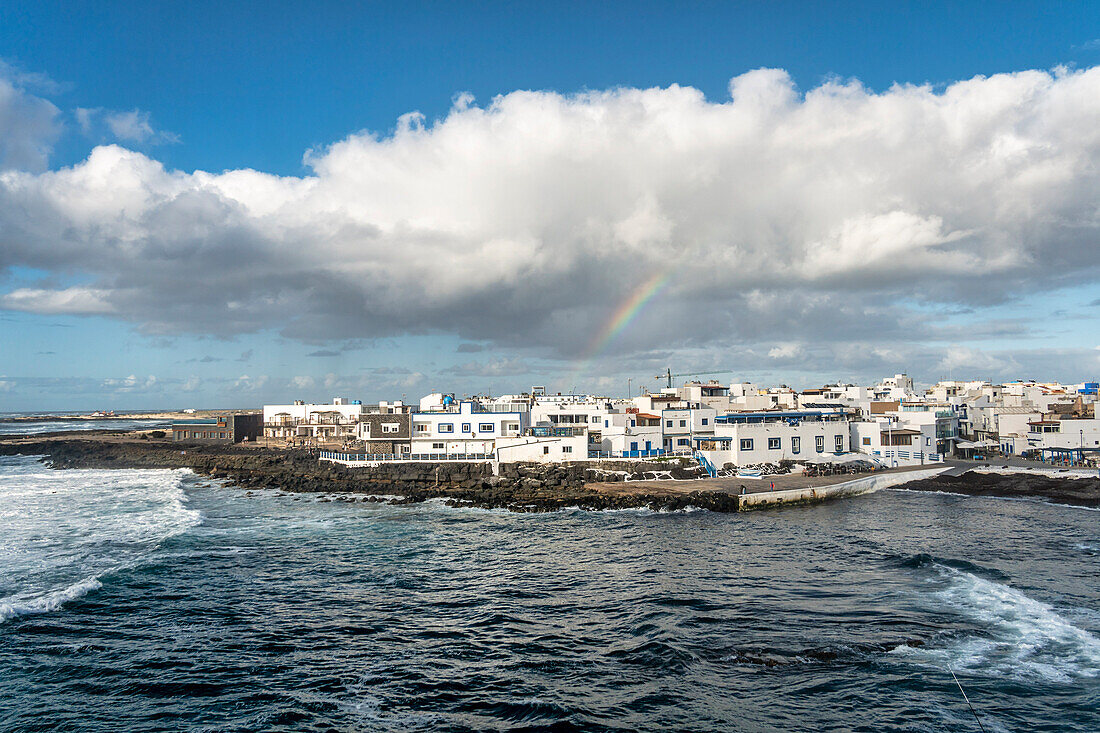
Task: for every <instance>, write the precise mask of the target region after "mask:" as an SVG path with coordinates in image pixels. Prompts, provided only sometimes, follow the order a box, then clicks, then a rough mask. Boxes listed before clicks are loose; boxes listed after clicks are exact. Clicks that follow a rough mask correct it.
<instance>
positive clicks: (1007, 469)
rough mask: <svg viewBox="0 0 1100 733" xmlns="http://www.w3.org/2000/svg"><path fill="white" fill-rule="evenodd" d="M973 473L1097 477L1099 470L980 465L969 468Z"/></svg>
mask: <svg viewBox="0 0 1100 733" xmlns="http://www.w3.org/2000/svg"><path fill="white" fill-rule="evenodd" d="M970 470H971V471H972V472H973V473H999V474H1011V473H1019V474H1024V475H1032V476H1036V475H1037V476H1050V477H1052V478H1074V479H1077V478H1097V477H1100V472H1098V471H1097V470H1096V469H1095V468H1093V469H1087V468H1040V467H1034V468H1033V467H1031V466H982V467H981V468H971V469H970Z"/></svg>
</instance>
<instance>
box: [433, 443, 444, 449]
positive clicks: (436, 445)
mask: <svg viewBox="0 0 1100 733" xmlns="http://www.w3.org/2000/svg"><path fill="white" fill-rule="evenodd" d="M432 450H443V444H442V443H432Z"/></svg>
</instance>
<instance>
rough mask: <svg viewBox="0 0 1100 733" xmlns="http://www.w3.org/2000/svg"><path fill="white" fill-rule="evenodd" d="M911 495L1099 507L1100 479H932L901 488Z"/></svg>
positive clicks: (971, 474) (1022, 475) (971, 473)
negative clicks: (923, 493) (928, 493)
mask: <svg viewBox="0 0 1100 733" xmlns="http://www.w3.org/2000/svg"><path fill="white" fill-rule="evenodd" d="M897 488H899V489H909V490H911V491H949V492H951V493H954V494H968V495H970V496H999V497H1005V498H1036V499H1047V500H1049V501H1052V502H1054V503H1056V504H1072V505H1074V506H1087V507H1100V478H1059V477H1054V476H1047V475H1040V474H1033V473H977V472H975V471H967V472H966V473H964V474H961V475H959V476H944V475H942V474H941V475H939V476H933V477H932V478H927V479H923V480H921V481H913V482H910V483H908V484H903V485H901V486H898V487H897Z"/></svg>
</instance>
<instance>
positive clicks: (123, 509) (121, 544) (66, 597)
mask: <svg viewBox="0 0 1100 733" xmlns="http://www.w3.org/2000/svg"><path fill="white" fill-rule="evenodd" d="M187 474H188V472H187V471H184V470H71V471H54V470H51V469H47V468H45V467H44V466H42V465H41V464H40V463H37V462H36V461H35V460H33V459H30V458H25V457H17V458H0V507H2V508H0V537H3V539H4V542H3V544H2V545H0V622H4V621H7V620H9V619H12V618H15V617H17V616H25V615H28V614H36V613H48V612H50V611H55V610H57V609H58V608H60V607H61V606H62V605H64V604H66V603H68V602H70V601H73V600H75V599H77V598H80V597H82V596H84V595H86V594H88V593H91V592H93V591H95V590H98V589H99V588H101V587H102V583H103V580H104V578H105V577H106V576H107V575H109V574H111V573H114V572H118V571H120V570H123V569H125V568H130V567H135V566H137V565H140V564H141V563H143V562H145V561H146V560H147V559H148V558H149V557H150V556H151V554H152V553H154V552H155V551H156V549H157V547H158V546H159V545H160V543H162V542H163V541H164V540H166V539H168V538H169V537H173V536H175V535H178V534H180V533H182V532H185V531H187V530H188V529H190V528H191V527H194V526H195V525H197V524H199V523H200V522H201V521H202V515H201V513H200V512H198V511H197V510H195V509H191V508H190V507H188V506H187V496H186V494H185V493H184V490H183V479H184V477H185V476H186V475H187Z"/></svg>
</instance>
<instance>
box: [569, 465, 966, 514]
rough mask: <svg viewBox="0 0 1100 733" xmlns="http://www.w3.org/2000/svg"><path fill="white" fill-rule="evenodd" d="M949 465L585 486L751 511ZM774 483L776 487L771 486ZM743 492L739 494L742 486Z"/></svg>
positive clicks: (873, 486)
mask: <svg viewBox="0 0 1100 733" xmlns="http://www.w3.org/2000/svg"><path fill="white" fill-rule="evenodd" d="M949 468H950V467H949V466H943V465H940V466H934V467H931V468H929V467H921V466H911V467H905V468H895V469H888V470H884V471H875V472H873V473H867V474H846V475H845V474H840V475H834V476H802V475H799V474H780V475H776V476H765V477H763V478H761V479H744V478H737V477H732V478H705V479H698V480H694V481H627V482H593V483H589V484H586V485H585V488H586V489H589V490H591V491H593V492H596V493H601V494H608V495H611V496H626V495H630V494H638V493H645V494H653V495H661V494H666V495H668V494H671V495H680V496H686V495H688V494H696V493H704V494H725V495H728V496H730V497H732V498H734V499H736V503H737V511H751V510H754V509H762V508H767V507H778V506H785V505H793V504H810V503H816V502H821V501H827V500H830V499H840V498H845V497H851V496H860V495H862V494H869V493H872V492H875V491H879V490H880V489H885V488H889V487H891V486H898V485H901V484H906V483H909V482H910V481H920V480H922V479H926V478H931V477H933V476H937V475H939V474H940V473H943V472H944V471H947V470H948V469H949ZM773 483H774V485H775V489H772V488H771V487H772V484H773ZM742 486H744V487H745V493H744V494H742V493H741V487H742Z"/></svg>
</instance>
